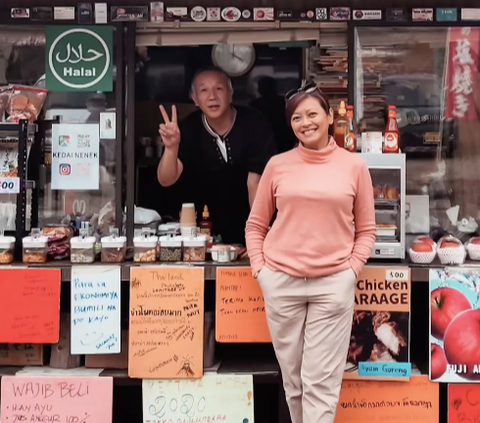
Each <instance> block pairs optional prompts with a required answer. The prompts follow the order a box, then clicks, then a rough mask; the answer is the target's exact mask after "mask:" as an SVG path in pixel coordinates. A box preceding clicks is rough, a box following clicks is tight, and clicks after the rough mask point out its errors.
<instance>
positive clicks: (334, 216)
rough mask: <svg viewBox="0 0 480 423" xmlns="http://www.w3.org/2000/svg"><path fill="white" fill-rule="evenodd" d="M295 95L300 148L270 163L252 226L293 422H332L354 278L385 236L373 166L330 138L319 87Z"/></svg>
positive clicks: (257, 270)
mask: <svg viewBox="0 0 480 423" xmlns="http://www.w3.org/2000/svg"><path fill="white" fill-rule="evenodd" d="M286 100H287V102H286V114H287V121H288V122H290V125H291V127H292V129H293V131H294V133H295V135H296V137H297V138H298V140H299V145H298V147H297V148H295V149H293V150H291V151H289V152H286V153H283V154H280V155H277V156H274V157H273V158H272V159H271V160H270V162H269V163H268V165H267V167H266V169H265V172H264V174H263V176H262V178H261V181H260V184H259V187H258V191H257V195H256V198H255V202H254V204H253V207H252V210H251V213H250V217H249V219H248V222H247V227H246V240H247V247H248V253H249V257H250V261H251V266H252V271H253V273H254V275H255V277H256V278H257V280H258V281H259V284H260V286H261V288H262V291H263V295H264V298H265V309H266V314H267V321H268V326H269V329H270V334H271V336H272V341H273V346H274V348H275V353H276V355H277V359H278V362H279V364H280V368H281V371H282V376H283V384H284V388H285V393H286V397H287V402H288V406H289V408H290V415H291V418H292V422H293V423H333V421H334V418H335V410H336V406H337V402H338V396H339V393H340V387H341V383H342V376H343V372H344V369H345V364H346V358H347V352H348V347H349V340H350V332H351V328H352V317H353V305H354V292H355V282H356V278H357V276H358V274H359V273H360V271H361V270H362V267H363V266H364V264H365V262H366V261H367V259H368V258H369V257H370V253H371V250H372V248H373V245H374V242H375V236H376V228H375V209H374V199H373V189H372V181H371V178H370V174H369V171H368V168H367V166H366V164H365V162H364V161H363V160H362V159H361V158H360V157H358V156H357V155H355V154H352V153H349V152H348V151H346V150H343V149H342V148H339V147H338V146H337V144H336V143H335V141H334V140H333V138H331V137H330V136H329V134H328V129H329V126H330V125H332V123H333V112H332V110H331V108H330V106H329V103H328V100H327V98H326V97H325V96H324V95H323V93H322V92H321V91H320V90H319V89H318V88H317V87H316V86H315V85H314V84H307V85H305V86H303V87H302V88H300V89H299V90H298V91H295V92H293V93H289V94H287V97H286ZM275 211H277V217H276V220H275V222H274V224H273V226H272V228H271V230H270V231H268V227H269V224H270V222H271V219H272V216H273V214H274V212H275ZM267 232H268V233H267Z"/></svg>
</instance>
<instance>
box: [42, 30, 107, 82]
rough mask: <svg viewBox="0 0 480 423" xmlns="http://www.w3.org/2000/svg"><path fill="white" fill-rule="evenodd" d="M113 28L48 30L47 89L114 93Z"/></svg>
mask: <svg viewBox="0 0 480 423" xmlns="http://www.w3.org/2000/svg"><path fill="white" fill-rule="evenodd" d="M112 40H113V33H112V28H111V27H98V28H86V27H49V28H47V66H48V68H47V74H46V77H47V89H49V90H50V91H112V88H113V81H112V79H113V78H112Z"/></svg>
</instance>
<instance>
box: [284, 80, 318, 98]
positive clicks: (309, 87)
mask: <svg viewBox="0 0 480 423" xmlns="http://www.w3.org/2000/svg"><path fill="white" fill-rule="evenodd" d="M316 89H317V84H315V83H314V82H307V83H306V84H304V85H302V86H301V87H300V88H298V89H296V90H291V91H289V92H288V93H287V94H286V95H285V100H287V101H289V100H291V99H292V98H293V97H295V96H296V95H297V94H299V93H306V94H309V93H313V92H314V91H315V90H316Z"/></svg>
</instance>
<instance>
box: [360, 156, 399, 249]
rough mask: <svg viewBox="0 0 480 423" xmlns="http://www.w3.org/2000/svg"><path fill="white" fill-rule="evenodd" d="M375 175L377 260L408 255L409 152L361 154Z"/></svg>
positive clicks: (373, 180) (373, 175)
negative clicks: (406, 218)
mask: <svg viewBox="0 0 480 423" xmlns="http://www.w3.org/2000/svg"><path fill="white" fill-rule="evenodd" d="M360 156H361V157H362V158H363V159H364V160H365V161H366V163H367V165H368V169H369V170H370V175H371V177H372V184H373V193H374V194H373V195H374V198H375V220H376V224H377V239H376V242H375V247H374V249H373V251H372V256H371V257H372V258H376V259H404V258H405V155H404V154H360Z"/></svg>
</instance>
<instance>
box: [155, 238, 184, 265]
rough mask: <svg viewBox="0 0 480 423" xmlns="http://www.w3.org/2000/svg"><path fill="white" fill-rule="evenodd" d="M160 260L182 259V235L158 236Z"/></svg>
mask: <svg viewBox="0 0 480 423" xmlns="http://www.w3.org/2000/svg"><path fill="white" fill-rule="evenodd" d="M160 261H168V262H177V261H182V237H181V236H162V237H160Z"/></svg>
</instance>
